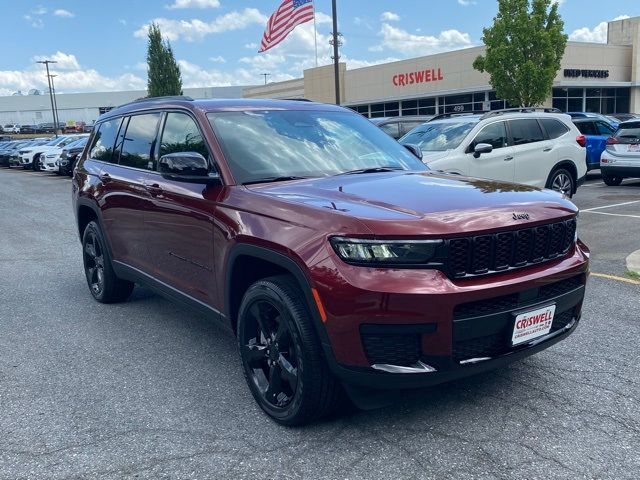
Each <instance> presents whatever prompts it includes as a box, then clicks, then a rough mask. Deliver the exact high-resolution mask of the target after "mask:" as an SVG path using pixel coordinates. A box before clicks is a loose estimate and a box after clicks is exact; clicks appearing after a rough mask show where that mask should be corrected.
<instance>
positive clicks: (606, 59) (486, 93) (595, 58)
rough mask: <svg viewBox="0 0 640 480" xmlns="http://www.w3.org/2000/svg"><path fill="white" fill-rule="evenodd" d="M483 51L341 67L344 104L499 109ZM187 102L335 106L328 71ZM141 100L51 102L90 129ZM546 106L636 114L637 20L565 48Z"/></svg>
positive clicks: (31, 116)
mask: <svg viewBox="0 0 640 480" xmlns="http://www.w3.org/2000/svg"><path fill="white" fill-rule="evenodd" d="M484 51H485V47H483V46H480V47H473V48H466V49H463V50H457V51H452V52H446V53H440V54H436V55H429V56H424V57H418V58H412V59H407V60H402V61H397V62H391V63H385V64H380V65H374V66H370V67H364V68H358V69H353V70H347V68H346V65H345V64H344V63H341V64H340V68H339V77H340V98H341V99H342V104H343V105H346V106H349V107H351V108H353V109H354V110H356V111H358V112H360V113H362V114H363V115H366V116H368V117H389V116H398V115H433V114H436V113H446V112H465V111H472V110H489V109H494V110H495V109H500V108H505V107H506V106H507V105H506V104H505V102H504V101H502V100H500V99H498V98H497V97H496V94H495V92H494V91H493V90H492V88H491V86H490V84H489V76H488V75H487V74H484V73H480V72H478V71H476V70H474V69H473V66H472V65H473V61H474V60H475V59H476V57H478V55H481V54H483V53H484ZM184 93H185V95H189V96H191V97H193V98H239V97H247V98H307V99H310V100H315V101H319V102H327V103H333V102H335V88H334V68H333V65H327V66H323V67H318V68H312V69H309V70H305V71H304V75H303V76H302V77H301V78H298V79H294V80H288V81H284V82H274V83H269V84H267V85H261V86H250V87H246V86H245V87H242V86H233V87H211V88H185V89H184ZM144 96H146V92H145V91H144V90H139V91H126V92H97V93H73V94H57V95H56V99H57V105H58V113H59V118H60V120H61V121H63V122H65V123H73V122H78V121H83V122H86V123H89V124H91V123H93V122H94V121H95V120H96V119H97V118H98V116H99V115H100V114H101V113H104V112H105V111H108V110H110V109H111V108H113V107H115V106H118V105H121V104H123V103H127V102H130V101H132V100H135V99H137V98H142V97H144ZM544 105H545V106H547V107H556V108H559V109H560V110H562V111H589V112H601V113H627V112H635V113H640V17H634V18H629V19H626V20H618V21H613V22H609V25H608V34H607V43H585V42H568V44H567V48H566V50H565V55H564V57H563V59H562V63H561V68H560V70H559V71H558V74H557V76H556V78H555V81H554V84H553V88H552V90H551V91H550V92H549V97H548V98H547V100H546V101H545V104H544ZM52 121H53V119H52V114H51V106H50V98H49V95H47V94H44V95H16V96H7V97H0V124H2V125H4V124H7V123H19V124H22V125H24V124H37V123H44V122H52Z"/></svg>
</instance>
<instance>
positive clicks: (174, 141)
mask: <svg viewBox="0 0 640 480" xmlns="http://www.w3.org/2000/svg"><path fill="white" fill-rule="evenodd" d="M176 152H198V153H199V154H200V155H202V156H203V157H204V158H209V152H208V151H207V147H206V145H205V143H204V138H202V134H201V133H200V130H199V129H198V125H197V124H196V122H195V121H194V120H193V118H191V117H190V116H189V115H186V114H184V113H175V112H169V113H168V114H167V120H166V122H165V124H164V130H163V131H162V139H161V140H160V156H161V157H162V156H163V155H166V154H168V153H176Z"/></svg>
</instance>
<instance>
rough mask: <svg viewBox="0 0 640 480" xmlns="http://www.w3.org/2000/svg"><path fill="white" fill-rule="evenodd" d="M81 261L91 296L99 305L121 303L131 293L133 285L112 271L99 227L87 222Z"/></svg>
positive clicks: (94, 223)
mask: <svg viewBox="0 0 640 480" xmlns="http://www.w3.org/2000/svg"><path fill="white" fill-rule="evenodd" d="M82 260H83V263H84V273H85V276H86V278H87V284H88V285H89V290H90V291H91V295H93V298H95V299H96V300H97V301H98V302H100V303H116V302H123V301H125V300H126V299H127V298H129V295H131V292H132V291H133V287H134V283H133V282H129V281H127V280H121V279H120V278H118V277H117V276H116V274H115V272H114V271H113V266H112V265H111V257H109V252H108V250H107V248H106V243H105V240H104V236H103V235H102V231H101V230H100V226H99V225H98V224H97V223H96V222H89V224H88V225H87V227H86V228H85V229H84V234H83V235H82Z"/></svg>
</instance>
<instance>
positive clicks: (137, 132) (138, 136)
mask: <svg viewBox="0 0 640 480" xmlns="http://www.w3.org/2000/svg"><path fill="white" fill-rule="evenodd" d="M159 120H160V114H159V113H148V114H144V115H133V116H132V117H131V118H130V119H129V125H128V126H127V131H126V133H125V135H124V137H123V138H122V140H121V141H122V147H121V148H122V150H121V152H120V162H119V163H120V165H124V166H125V167H134V168H140V169H142V170H155V168H156V158H155V152H154V149H155V143H156V134H157V131H158V121H159Z"/></svg>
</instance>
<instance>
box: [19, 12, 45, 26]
mask: <svg viewBox="0 0 640 480" xmlns="http://www.w3.org/2000/svg"><path fill="white" fill-rule="evenodd" d="M23 18H24V19H25V20H26V21H27V22H29V24H30V25H31V26H32V27H33V28H44V22H43V21H42V19H40V18H34V17H33V16H32V15H25V16H24V17H23Z"/></svg>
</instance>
